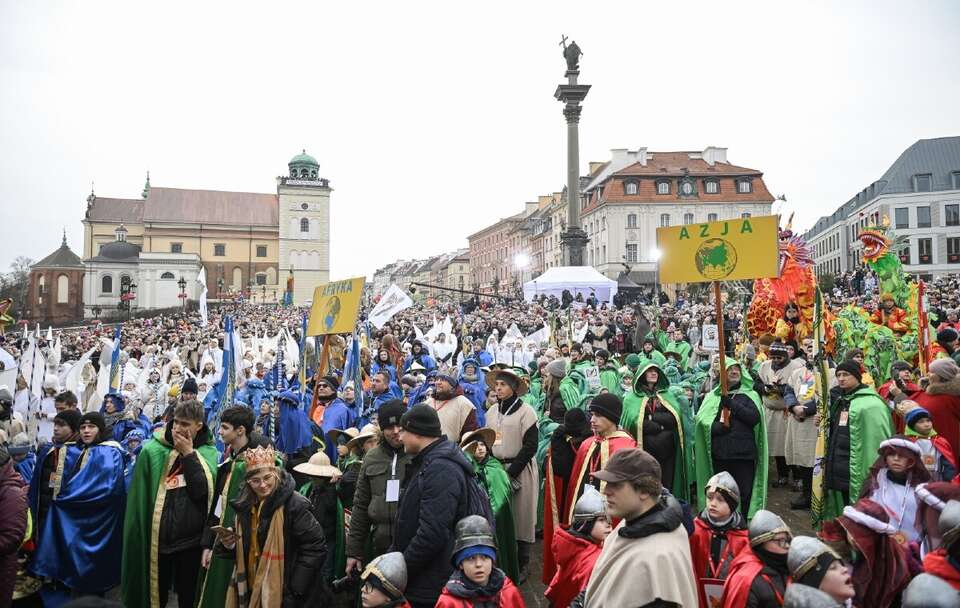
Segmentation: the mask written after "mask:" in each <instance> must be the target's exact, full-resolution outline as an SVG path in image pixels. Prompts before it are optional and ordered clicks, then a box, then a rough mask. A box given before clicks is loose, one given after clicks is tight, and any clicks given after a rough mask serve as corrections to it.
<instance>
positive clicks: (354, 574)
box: [330, 570, 360, 593]
mask: <svg viewBox="0 0 960 608" xmlns="http://www.w3.org/2000/svg"><path fill="white" fill-rule="evenodd" d="M330 587H331V588H332V589H333V592H334V593H343V592H345V591H356V590H357V589H359V588H360V571H359V570H351V571H350V572H349V573H347V575H346V576H344V577H343V578H338V579H336V580H335V581H333V583H331V585H330Z"/></svg>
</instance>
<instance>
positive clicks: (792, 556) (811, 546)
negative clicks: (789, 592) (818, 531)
mask: <svg viewBox="0 0 960 608" xmlns="http://www.w3.org/2000/svg"><path fill="white" fill-rule="evenodd" d="M821 555H829V556H830V558H831V559H830V560H829V562H828V565H829V563H833V562H834V561H836V560H839V559H840V556H839V555H837V553H836V552H835V551H834V550H833V549H831V548H830V547H828V546H827V545H825V544H823V543H822V542H821V541H820V540H818V539H816V538H814V537H812V536H797V537H794V539H793V540H792V541H790V552H789V553H788V554H787V568H789V569H790V577H791V578H793V580H795V581H797V580H800V579H802V578H803V577H804V576H806V575H807V573H809V572H811V571H812V570H814V569H816V568H823V569H824V571H826V568H825V567H824V566H823V564H822V563H821V561H820V556H821ZM821 578H822V577H821Z"/></svg>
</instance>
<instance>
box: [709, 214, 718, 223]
mask: <svg viewBox="0 0 960 608" xmlns="http://www.w3.org/2000/svg"><path fill="white" fill-rule="evenodd" d="M707 221H708V222H715V221H717V214H716V213H708V214H707Z"/></svg>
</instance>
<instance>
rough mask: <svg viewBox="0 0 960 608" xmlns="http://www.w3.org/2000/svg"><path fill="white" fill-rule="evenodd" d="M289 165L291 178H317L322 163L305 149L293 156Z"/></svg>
mask: <svg viewBox="0 0 960 608" xmlns="http://www.w3.org/2000/svg"><path fill="white" fill-rule="evenodd" d="M287 166H288V167H289V168H290V177H291V178H295V179H317V170H318V169H319V168H320V163H318V162H317V159H315V158H314V157H312V156H310V155H309V154H307V151H306V150H304V151H303V152H301V153H300V154H297V155H296V156H294V157H293V158H291V159H290V162H289V163H287Z"/></svg>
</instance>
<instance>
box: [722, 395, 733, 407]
mask: <svg viewBox="0 0 960 608" xmlns="http://www.w3.org/2000/svg"><path fill="white" fill-rule="evenodd" d="M720 407H721V409H722V408H726V409H728V410H729V409H731V408H732V407H733V400H732V399H731V398H730V395H724V396H722V397H720Z"/></svg>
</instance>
